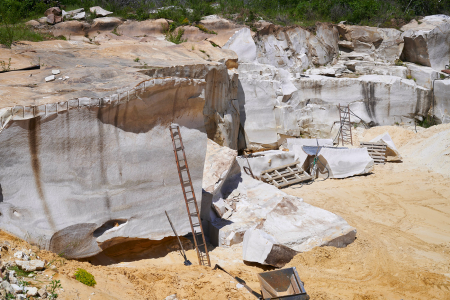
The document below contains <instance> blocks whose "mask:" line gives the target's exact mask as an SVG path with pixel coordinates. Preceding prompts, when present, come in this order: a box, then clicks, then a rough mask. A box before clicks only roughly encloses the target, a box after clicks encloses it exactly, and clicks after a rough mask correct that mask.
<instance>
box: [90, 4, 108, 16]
mask: <svg viewBox="0 0 450 300" xmlns="http://www.w3.org/2000/svg"><path fill="white" fill-rule="evenodd" d="M89 11H90V12H91V13H95V14H96V15H97V16H98V17H106V16H108V15H110V14H112V12H111V11H107V10H105V9H103V8H101V7H100V6H94V7H91V8H90V9H89Z"/></svg>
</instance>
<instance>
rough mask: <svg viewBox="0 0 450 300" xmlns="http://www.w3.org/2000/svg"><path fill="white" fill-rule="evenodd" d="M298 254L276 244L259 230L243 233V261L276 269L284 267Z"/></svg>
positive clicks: (271, 237)
mask: <svg viewBox="0 0 450 300" xmlns="http://www.w3.org/2000/svg"><path fill="white" fill-rule="evenodd" d="M297 253H298V252H297V251H295V250H292V249H290V248H288V247H286V246H283V245H280V244H278V242H277V240H276V239H275V238H274V237H273V236H271V235H269V234H267V233H265V232H264V231H262V230H260V229H250V230H247V231H246V232H245V235H244V246H243V259H244V260H245V261H248V262H257V263H260V264H263V265H271V266H274V267H277V268H282V267H284V266H285V265H286V264H287V263H288V262H290V261H291V260H292V258H294V256H295V255H296V254H297Z"/></svg>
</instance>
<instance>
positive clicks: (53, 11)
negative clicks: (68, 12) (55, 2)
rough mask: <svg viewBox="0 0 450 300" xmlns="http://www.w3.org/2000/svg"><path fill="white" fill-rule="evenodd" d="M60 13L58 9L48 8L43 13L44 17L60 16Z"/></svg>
mask: <svg viewBox="0 0 450 300" xmlns="http://www.w3.org/2000/svg"><path fill="white" fill-rule="evenodd" d="M61 14H62V12H61V9H60V8H59V7H50V8H49V9H47V10H46V11H45V12H44V15H45V16H46V17H48V16H49V15H54V16H61Z"/></svg>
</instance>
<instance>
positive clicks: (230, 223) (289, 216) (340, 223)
mask: <svg viewBox="0 0 450 300" xmlns="http://www.w3.org/2000/svg"><path fill="white" fill-rule="evenodd" d="M238 161H239V164H241V166H240V168H239V167H238V168H236V169H233V170H231V171H230V172H229V175H228V178H227V180H226V181H225V182H224V184H223V185H222V187H221V190H220V193H218V195H217V196H220V197H222V196H223V195H229V194H230V193H231V192H232V191H237V192H239V194H240V196H239V202H238V204H237V205H236V210H235V211H233V215H232V216H231V217H230V218H229V219H228V220H227V221H226V222H225V221H224V220H222V219H220V218H213V219H212V220H211V223H210V237H211V238H212V242H213V243H214V244H216V245H217V246H220V247H226V246H231V245H233V244H236V243H240V242H242V241H243V239H244V235H245V232H246V231H247V230H250V229H255V228H256V227H257V228H258V229H261V230H263V231H264V232H266V233H267V234H269V235H271V236H273V237H276V240H277V244H279V245H281V246H285V247H288V248H290V249H292V250H295V251H307V250H310V249H312V248H314V247H316V246H323V245H330V246H336V247H345V246H346V245H347V244H349V243H351V242H353V241H354V239H355V235H356V230H355V228H353V227H351V226H350V225H348V223H347V222H346V221H345V220H344V219H343V218H341V217H339V216H337V215H335V214H333V213H331V212H328V211H326V210H323V209H320V208H317V207H314V206H312V205H309V204H307V203H305V202H303V200H302V199H300V198H297V197H293V196H289V195H287V194H286V193H284V192H283V191H281V190H279V189H277V188H276V187H274V186H272V185H269V184H266V183H263V182H261V181H259V180H255V179H253V178H251V177H250V176H248V175H247V174H245V173H244V171H241V170H242V169H241V168H243V167H244V166H246V162H245V160H244V159H240V160H238ZM235 193H236V192H235Z"/></svg>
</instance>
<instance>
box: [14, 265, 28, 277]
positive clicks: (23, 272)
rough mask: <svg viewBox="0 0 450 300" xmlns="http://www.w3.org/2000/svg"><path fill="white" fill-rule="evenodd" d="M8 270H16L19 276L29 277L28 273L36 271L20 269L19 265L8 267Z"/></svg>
mask: <svg viewBox="0 0 450 300" xmlns="http://www.w3.org/2000/svg"><path fill="white" fill-rule="evenodd" d="M8 270H11V271H15V272H16V275H17V277H28V275H30V274H34V272H27V271H24V270H21V269H19V267H18V266H14V267H10V268H8Z"/></svg>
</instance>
